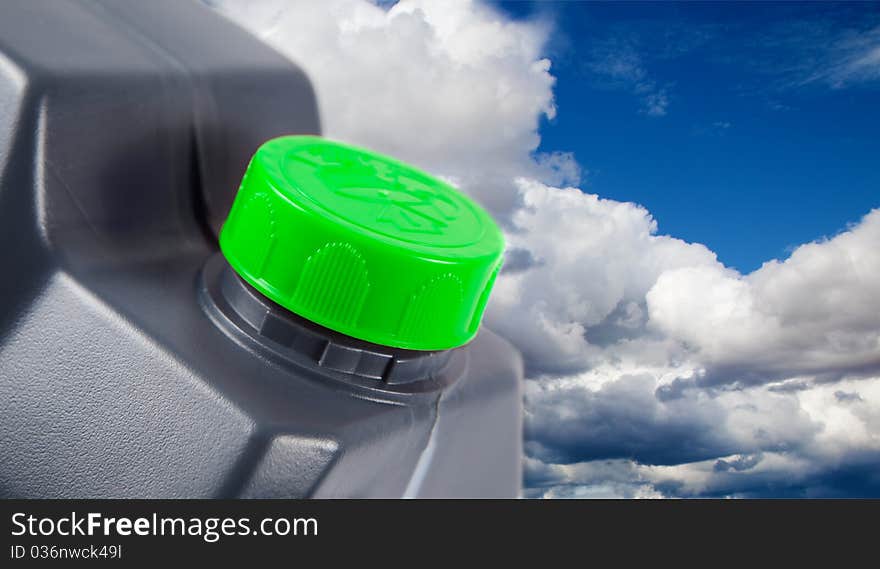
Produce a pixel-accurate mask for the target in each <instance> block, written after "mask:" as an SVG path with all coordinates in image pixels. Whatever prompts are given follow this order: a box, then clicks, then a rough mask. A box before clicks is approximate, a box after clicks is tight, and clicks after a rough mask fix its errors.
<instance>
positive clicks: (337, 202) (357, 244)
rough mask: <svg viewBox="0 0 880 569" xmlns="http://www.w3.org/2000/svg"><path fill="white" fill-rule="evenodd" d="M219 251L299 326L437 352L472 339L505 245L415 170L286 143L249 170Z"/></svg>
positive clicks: (308, 139)
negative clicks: (297, 317) (291, 314)
mask: <svg viewBox="0 0 880 569" xmlns="http://www.w3.org/2000/svg"><path fill="white" fill-rule="evenodd" d="M220 249H221V250H222V251H223V255H224V256H225V257H226V260H227V261H228V262H229V264H230V265H231V266H232V268H233V269H234V270H235V271H236V272H237V273H238V274H239V275H240V276H241V277H242V278H243V279H244V280H245V281H247V282H248V283H250V284H251V286H253V287H254V288H255V289H257V290H258V291H260V292H261V293H263V294H264V295H266V296H267V297H269V298H270V299H272V300H273V301H275V302H276V303H278V304H280V305H281V306H283V307H285V308H287V309H288V310H290V311H291V312H294V313H296V314H298V315H300V316H302V317H303V318H306V319H308V320H311V321H312V322H315V323H317V324H320V325H321V326H324V327H327V328H330V329H331V330H335V331H337V332H341V333H342V334H346V335H348V336H352V337H354V338H359V339H361V340H365V341H368V342H372V343H375V344H382V345H385V346H393V347H398V348H407V349H411V350H444V349H448V348H454V347H456V346H461V345H463V344H465V343H467V342H468V341H469V340H471V339H472V338H473V337H474V335H475V334H476V333H477V328H478V327H479V325H480V320H481V318H482V316H483V310H484V309H485V307H486V301H487V300H488V299H489V292H490V291H491V290H492V285H493V284H494V282H495V276H496V275H497V274H498V269H499V267H500V266H501V255H502V251H503V249H504V240H503V237H502V235H501V231H500V230H499V229H498V226H497V225H495V222H494V221H492V218H491V217H489V214H487V213H486V212H485V211H484V210H483V209H482V208H480V207H479V206H478V205H477V204H476V203H474V202H473V201H471V200H470V199H469V198H467V197H466V196H465V195H463V194H462V193H460V192H459V191H457V190H456V189H455V188H453V187H452V186H450V185H449V184H447V183H445V182H443V181H441V180H438V179H437V178H434V177H432V176H429V175H428V174H426V173H424V172H421V171H420V170H417V169H416V168H413V167H412V166H408V165H406V164H403V163H402V162H398V161H397V160H394V159H392V158H388V157H387V156H382V155H381V154H376V153H374V152H370V151H367V150H363V149H360V148H355V147H352V146H347V145H344V144H340V143H337V142H331V141H328V140H325V139H322V138H318V137H313V136H285V137H281V138H276V139H274V140H270V141H269V142H266V143H265V144H263V145H262V146H261V147H260V148H259V149H258V150H257V152H256V154H254V157H253V158H252V159H251V163H250V165H249V166H248V168H247V172H245V175H244V179H243V180H242V182H241V187H240V188H239V190H238V195H237V196H236V198H235V202H234V203H233V205H232V210H231V211H230V212H229V217H228V218H227V219H226V223H225V224H224V226H223V229H222V231H221V232H220Z"/></svg>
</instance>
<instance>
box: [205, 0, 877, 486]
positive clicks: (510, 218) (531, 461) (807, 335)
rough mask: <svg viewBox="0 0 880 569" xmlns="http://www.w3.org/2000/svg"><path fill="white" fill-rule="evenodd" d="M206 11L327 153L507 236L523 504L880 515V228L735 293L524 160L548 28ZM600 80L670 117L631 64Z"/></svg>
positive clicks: (645, 220) (392, 13) (503, 300)
mask: <svg viewBox="0 0 880 569" xmlns="http://www.w3.org/2000/svg"><path fill="white" fill-rule="evenodd" d="M219 8H220V9H221V10H222V11H223V12H224V13H226V14H227V15H228V16H230V17H231V18H233V19H234V20H236V21H238V22H239V23H241V24H242V25H244V26H245V27H248V28H249V29H251V30H253V31H254V33H256V34H258V35H259V36H260V37H263V38H264V39H265V40H266V41H267V42H269V43H271V44H272V45H274V46H275V47H277V48H278V49H279V50H280V51H282V52H283V53H285V54H287V55H288V56H289V57H290V58H291V59H293V60H294V61H296V62H297V63H299V64H300V65H301V66H303V67H304V68H305V70H306V71H307V72H308V73H309V75H310V76H311V78H312V80H313V82H314V83H315V87H316V90H317V93H318V97H319V100H320V106H321V111H322V119H323V123H324V126H325V132H326V134H327V135H329V136H332V137H335V138H339V139H343V140H348V141H351V142H354V143H357V144H361V145H365V146H369V147H372V148H375V149H377V150H380V151H384V152H388V153H391V154H394V155H397V156H400V157H401V158H403V159H406V160H409V161H412V162H415V163H417V164H419V165H421V166H423V167H425V168H427V169H429V170H431V171H433V172H435V173H437V174H438V175H441V176H444V177H447V178H449V179H452V180H453V181H455V182H456V183H458V184H459V185H460V186H461V187H462V188H463V189H464V190H465V191H468V192H470V193H471V194H472V195H474V196H475V197H476V198H477V199H479V200H480V201H482V202H483V203H484V204H485V205H487V206H488V207H489V208H490V209H491V210H492V211H493V212H494V213H495V214H496V216H497V217H498V218H499V219H500V221H501V222H502V224H503V226H504V227H505V231H506V233H507V239H508V243H509V250H508V253H507V265H506V267H505V269H504V271H503V272H502V274H501V275H500V277H499V279H498V282H497V285H496V292H495V294H494V295H493V300H492V302H491V304H490V307H489V309H488V311H487V317H486V320H487V323H488V324H489V325H490V326H491V327H493V328H494V329H496V330H497V331H498V332H500V333H501V334H503V335H505V336H506V337H508V338H509V339H510V340H511V341H512V342H513V343H514V344H515V345H516V346H517V347H518V348H519V349H520V350H521V351H522V352H523V354H524V356H525V359H526V363H527V370H528V375H529V379H528V381H527V386H526V449H527V454H528V456H527V457H526V462H525V469H526V480H527V489H526V495H528V496H533V497H541V496H544V497H605V496H625V497H660V496H673V495H684V496H706V495H708V496H723V495H732V496H763V495H779V496H783V495H785V496H788V495H808V496H837V495H877V494H880V476H878V474H877V472H880V469H877V468H876V466H877V464H878V463H880V294H878V293H877V291H878V290H880V247H878V245H880V211H874V212H870V213H868V215H866V216H865V218H864V219H862V220H861V221H859V222H858V223H857V224H855V225H853V226H852V227H850V228H848V229H847V230H846V231H844V232H842V233H841V234H839V235H837V236H835V237H833V238H831V239H827V240H822V241H817V242H815V243H809V244H805V245H802V246H800V247H798V248H797V249H795V250H794V252H793V253H792V254H791V255H790V257H789V258H787V259H785V260H781V261H777V260H774V261H770V262H768V263H765V264H764V265H763V266H762V267H761V268H760V269H758V270H757V271H754V272H753V273H750V274H747V275H742V274H739V273H738V272H736V271H734V270H732V269H730V268H727V267H724V266H723V265H722V264H721V263H719V262H718V260H717V259H716V257H715V255H714V253H712V251H710V250H709V249H707V248H706V247H704V246H702V245H699V244H693V243H686V242H684V241H682V240H680V239H676V238H674V237H671V236H667V235H660V234H658V233H657V225H656V222H655V221H654V219H653V218H652V216H651V214H650V213H649V212H648V211H647V210H645V209H644V208H643V207H641V206H639V205H636V204H632V203H624V202H618V201H613V200H607V199H602V198H600V197H599V196H596V195H592V194H590V193H589V192H585V191H583V189H581V188H578V187H577V186H578V185H579V184H582V179H583V178H584V177H585V174H584V171H583V170H581V168H580V167H579V165H578V163H577V161H576V160H575V158H574V156H572V155H571V154H565V153H557V154H551V155H546V154H537V153H536V149H537V148H538V144H539V142H540V137H539V133H538V126H539V124H540V120H541V119H542V117H553V116H554V114H555V112H556V109H555V103H554V98H553V87H554V83H555V79H554V77H553V75H552V66H551V63H550V61H549V60H548V59H547V58H546V57H545V55H544V44H545V41H546V39H547V37H548V34H549V33H550V31H551V25H550V23H549V22H546V21H512V20H509V19H507V18H505V17H504V16H503V15H502V14H500V13H498V12H496V11H495V10H493V9H491V8H490V7H487V6H485V5H483V4H479V3H475V2H467V1H457V2H443V3H439V2H427V1H425V2H422V1H415V2H401V3H398V4H394V5H393V6H391V7H390V8H387V7H379V6H376V5H373V4H370V3H368V2H364V1H361V0H333V1H330V2H324V3H321V4H319V5H316V4H315V3H312V2H304V3H297V2H286V1H283V0H271V1H268V2H263V3H257V5H256V6H255V5H254V4H253V3H243V2H234V1H233V2H222V3H220V4H219ZM865 54H866V57H868V59H866V60H865V62H864V65H869V64H870V63H871V59H870V53H869V52H865ZM603 61H604V63H603V65H605V66H604V67H602V66H601V65H600V64H599V63H596V67H595V69H594V71H595V72H596V73H599V74H604V75H605V76H606V77H608V78H609V79H612V80H615V81H620V82H624V83H625V84H627V85H629V88H631V89H633V92H634V93H636V94H637V95H639V96H640V97H642V101H643V104H644V105H645V106H644V108H643V111H644V112H646V113H648V114H655V115H659V114H663V113H664V112H666V108H667V105H668V98H667V96H666V93H665V91H664V90H663V88H662V87H660V86H658V84H657V83H656V82H653V81H652V80H651V79H650V77H648V76H647V74H646V72H645V70H644V65H643V64H642V62H641V61H640V60H633V59H632V58H630V59H629V60H627V59H626V58H623V59H620V58H618V59H617V60H613V59H612V58H611V57H606V58H605V59H604V60H603ZM861 61H862V60H861V59H855V60H853V64H854V65H856V66H857V67H858V66H861V65H863V63H857V62H861ZM639 85H641V87H639ZM585 112H590V110H589V109H588V108H587V109H586V111H585ZM587 158H588V157H587Z"/></svg>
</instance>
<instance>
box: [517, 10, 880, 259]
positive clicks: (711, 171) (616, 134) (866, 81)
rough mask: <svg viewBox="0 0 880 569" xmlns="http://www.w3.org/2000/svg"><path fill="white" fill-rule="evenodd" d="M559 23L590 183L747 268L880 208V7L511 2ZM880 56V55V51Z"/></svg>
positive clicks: (568, 118)
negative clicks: (868, 55)
mask: <svg viewBox="0 0 880 569" xmlns="http://www.w3.org/2000/svg"><path fill="white" fill-rule="evenodd" d="M500 7H501V8H502V10H504V11H505V12H507V13H508V14H510V15H513V16H514V17H516V18H535V17H539V18H547V19H549V20H551V21H552V23H553V26H554V34H553V37H552V39H551V42H550V45H549V48H548V55H549V56H550V57H551V59H552V61H553V69H552V71H553V73H554V75H555V76H556V77H557V79H558V82H557V84H556V88H555V94H556V102H557V106H558V113H557V116H556V117H555V118H554V119H553V120H550V121H546V122H545V124H543V125H542V128H541V136H542V144H541V147H540V150H542V151H557V150H558V151H572V152H574V154H575V157H576V158H577V160H578V162H579V163H580V164H581V166H582V167H583V168H584V169H585V170H586V175H585V180H584V182H583V183H582V187H583V188H584V189H585V190H586V191H589V192H593V193H597V194H599V195H600V196H602V197H609V198H613V199H616V200H622V201H634V202H637V203H640V204H643V205H644V206H646V207H647V209H648V210H649V211H651V213H652V214H653V215H654V216H655V218H656V219H657V221H658V224H659V231H660V232H661V233H668V234H671V235H674V236H676V237H680V238H682V239H685V240H688V241H696V242H701V243H704V244H706V245H707V246H709V248H710V249H712V250H713V251H715V252H716V253H717V254H718V256H719V259H720V260H721V261H722V262H723V263H725V264H726V265H728V266H732V267H735V268H737V269H739V270H740V271H743V272H749V271H751V270H754V269H755V268H757V267H759V266H760V265H761V263H762V262H764V261H766V260H769V259H772V258H784V257H786V256H787V255H788V253H789V252H790V250H791V248H792V247H793V246H796V245H798V244H800V243H804V242H808V241H811V240H814V239H818V238H821V237H823V236H831V235H834V234H836V233H838V232H839V231H841V230H844V229H845V228H846V227H847V225H848V224H850V223H853V222H856V221H858V220H859V219H860V218H861V217H862V216H863V215H864V214H866V213H867V212H868V211H869V210H870V209H871V208H872V207H877V206H880V168H878V164H880V137H878V133H880V108H878V107H880V76H878V75H877V73H876V69H877V66H864V65H860V61H859V59H858V58H859V57H864V53H865V50H864V47H865V41H866V39H865V38H866V37H868V38H871V37H876V35H880V4H878V3H875V4H857V3H850V4H843V5H833V4H818V3H814V4H800V3H798V4H794V3H784V4H775V3H774V4H770V3H747V4H729V3H712V4H666V3H663V4H659V3H657V4H630V3H601V4H598V3H585V2H565V3H547V2H541V3H529V2H515V3H507V2H504V3H501V4H500ZM874 56H875V57H878V58H880V53H875V54H874Z"/></svg>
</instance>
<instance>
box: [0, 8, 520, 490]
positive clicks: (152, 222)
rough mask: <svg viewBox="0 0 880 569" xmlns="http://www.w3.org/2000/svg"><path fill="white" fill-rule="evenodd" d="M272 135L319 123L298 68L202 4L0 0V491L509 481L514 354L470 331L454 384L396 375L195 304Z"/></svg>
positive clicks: (515, 478)
mask: <svg viewBox="0 0 880 569" xmlns="http://www.w3.org/2000/svg"><path fill="white" fill-rule="evenodd" d="M287 133H299V134H318V133H319V122H318V115H317V106H316V103H315V98H314V95H313V92H312V89H311V86H310V84H309V82H308V80H307V78H306V77H305V75H304V74H303V73H302V72H300V71H299V70H298V69H297V68H296V67H294V66H293V65H292V64H291V63H290V62H288V61H287V60H285V59H284V58H282V57H281V56H280V55H279V54H277V53H275V52H274V51H272V50H271V49H269V48H267V47H266V46H265V45H264V44H262V43H261V42H259V41H258V40H257V39H255V38H253V37H252V36H250V35H248V34H247V33H246V32H244V31H243V30H241V29H239V28H237V27H235V26H234V25H233V24H231V23H230V22H227V21H226V20H224V19H223V18H222V17H220V16H218V15H217V14H216V13H214V12H212V11H211V10H210V9H209V8H207V7H206V6H204V5H200V4H196V3H190V2H181V1H178V0H174V1H170V0H154V1H150V2H143V1H140V0H68V1H66V2H6V3H3V5H2V16H0V263H2V266H3V267H5V268H6V269H7V271H8V272H7V273H4V277H3V278H0V497H34V498H73V497H111V498H183V497H198V498H209V497H236V496H237V497H266V498H271V497H278V498H282V497H311V496H313V497H337V496H338V497H345V496H348V497H394V496H402V495H411V496H484V497H492V496H512V495H515V494H516V493H517V492H518V489H519V483H520V476H521V475H520V472H521V471H520V461H521V455H520V447H521V432H520V413H521V410H520V406H521V393H520V380H521V367H520V363H519V359H518V356H517V354H516V352H515V351H513V350H512V349H511V348H510V346H509V345H508V344H507V343H506V342H504V341H503V340H501V339H499V338H498V337H497V336H495V335H494V334H492V333H491V332H490V331H489V330H486V329H485V327H484V328H483V329H481V331H480V332H479V333H478V335H477V337H476V338H475V339H474V340H473V341H472V342H471V343H470V344H468V345H467V346H465V347H464V348H461V350H460V351H461V353H462V354H464V355H465V358H464V362H463V366H462V368H461V370H460V373H459V374H458V375H457V377H456V378H455V380H454V381H453V382H452V383H450V384H449V385H447V386H445V387H443V388H442V389H440V390H433V391H426V392H421V393H415V392H414V393H392V392H390V391H389V390H382V389H380V388H379V387H381V385H382V380H381V379H369V381H373V382H374V383H375V384H376V386H378V387H367V386H361V385H357V384H355V382H353V381H349V380H348V379H347V378H348V377H350V376H349V375H346V374H344V373H343V372H341V371H337V370H331V369H327V368H322V367H320V366H317V365H313V364H311V363H310V362H308V361H303V362H302V363H300V362H293V363H290V364H286V363H285V364H283V365H282V363H279V362H278V361H276V359H275V358H274V357H273V356H272V353H271V351H269V350H266V349H264V347H265V346H262V345H258V344H257V343H255V342H250V341H249V340H248V339H247V338H245V337H238V336H236V337H232V336H231V335H230V334H229V333H227V331H224V330H223V329H221V328H220V327H218V326H217V324H216V323H215V322H214V321H213V320H212V319H211V317H210V315H209V314H208V313H207V312H206V310H205V309H204V307H203V306H202V305H201V303H200V302H199V298H200V296H201V295H200V287H201V283H202V282H203V276H204V274H205V268H206V267H207V266H209V265H211V261H212V260H215V259H218V258H219V256H220V253H219V251H218V247H217V241H216V235H217V231H219V228H220V224H221V222H222V221H223V219H225V217H226V215H227V213H228V211H229V207H230V205H231V203H232V200H233V197H234V195H235V191H236V189H237V187H238V184H239V182H240V181H241V175H242V172H244V170H245V168H246V166H247V163H248V160H249V159H250V157H251V156H252V155H253V153H254V152H255V151H256V149H257V148H258V146H259V145H260V144H261V143H262V142H263V141H266V140H269V139H271V138H274V137H277V136H281V135H283V134H287ZM220 260H221V261H222V259H220ZM7 277H8V278H7ZM364 381H367V379H364Z"/></svg>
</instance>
